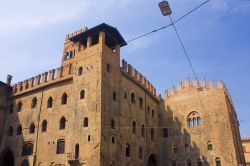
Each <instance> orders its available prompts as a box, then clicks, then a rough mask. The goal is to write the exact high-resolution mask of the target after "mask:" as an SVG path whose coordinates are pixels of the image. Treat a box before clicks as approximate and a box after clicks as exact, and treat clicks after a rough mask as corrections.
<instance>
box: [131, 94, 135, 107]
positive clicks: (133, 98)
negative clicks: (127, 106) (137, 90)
mask: <svg viewBox="0 0 250 166" xmlns="http://www.w3.org/2000/svg"><path fill="white" fill-rule="evenodd" d="M131 103H133V104H135V94H134V93H133V92H132V93H131Z"/></svg>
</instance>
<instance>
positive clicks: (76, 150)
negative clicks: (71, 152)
mask: <svg viewBox="0 0 250 166" xmlns="http://www.w3.org/2000/svg"><path fill="white" fill-rule="evenodd" d="M78 158H79V144H76V146H75V159H78Z"/></svg>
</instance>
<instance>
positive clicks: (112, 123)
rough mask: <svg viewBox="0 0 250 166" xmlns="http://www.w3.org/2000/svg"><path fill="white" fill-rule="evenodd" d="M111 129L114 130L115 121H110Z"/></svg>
mask: <svg viewBox="0 0 250 166" xmlns="http://www.w3.org/2000/svg"><path fill="white" fill-rule="evenodd" d="M111 129H115V120H114V119H112V120H111Z"/></svg>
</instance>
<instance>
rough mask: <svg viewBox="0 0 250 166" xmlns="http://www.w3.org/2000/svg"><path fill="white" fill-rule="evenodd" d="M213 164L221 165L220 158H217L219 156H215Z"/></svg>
mask: <svg viewBox="0 0 250 166" xmlns="http://www.w3.org/2000/svg"><path fill="white" fill-rule="evenodd" d="M215 164H216V166H221V161H220V158H219V157H217V158H216V159H215Z"/></svg>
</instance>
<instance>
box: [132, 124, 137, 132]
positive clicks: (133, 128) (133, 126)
mask: <svg viewBox="0 0 250 166" xmlns="http://www.w3.org/2000/svg"><path fill="white" fill-rule="evenodd" d="M132 133H133V134H136V122H135V121H133V123H132Z"/></svg>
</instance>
